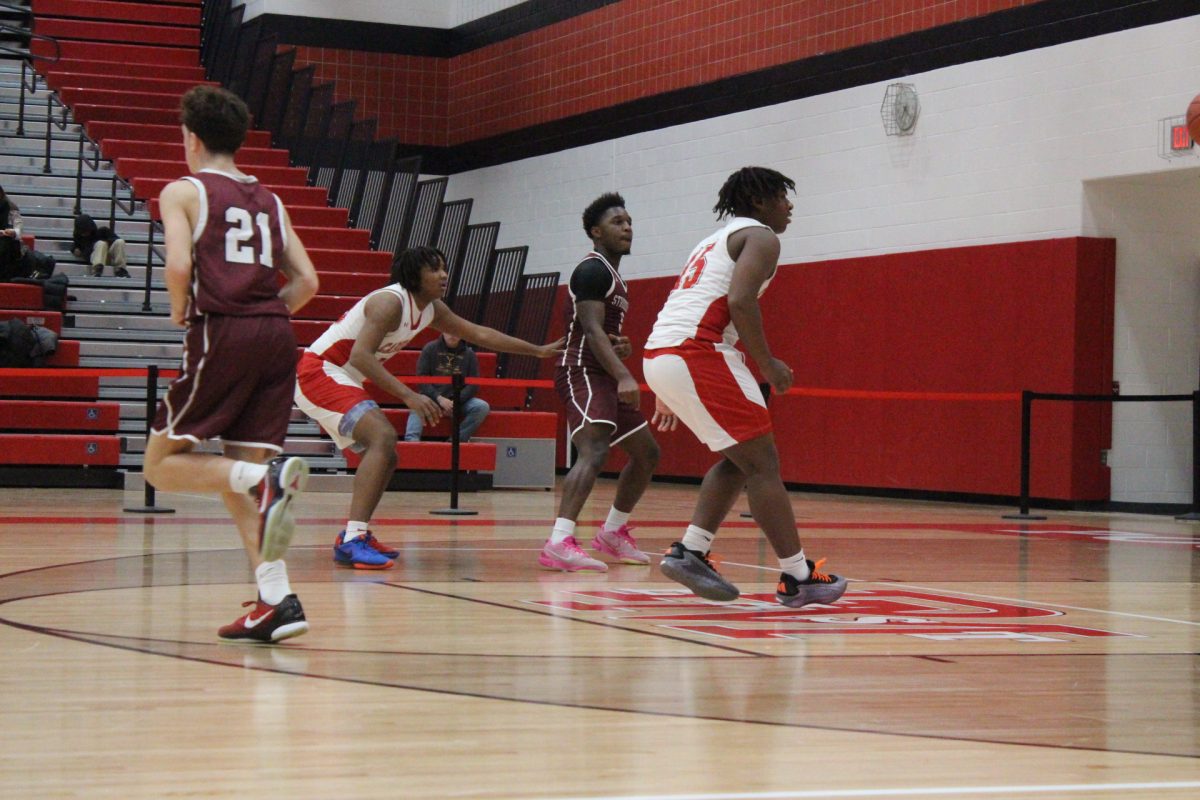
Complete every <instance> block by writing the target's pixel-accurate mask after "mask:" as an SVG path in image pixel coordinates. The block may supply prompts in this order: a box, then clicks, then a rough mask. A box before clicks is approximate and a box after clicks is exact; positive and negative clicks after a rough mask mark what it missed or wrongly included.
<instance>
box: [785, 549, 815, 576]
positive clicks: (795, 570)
mask: <svg viewBox="0 0 1200 800" xmlns="http://www.w3.org/2000/svg"><path fill="white" fill-rule="evenodd" d="M779 570H780V571H781V572H786V573H787V574H788V575H791V576H792V577H793V578H795V579H796V580H798V581H806V580H808V576H809V575H811V574H812V570H810V569H809V568H808V560H807V559H806V558H805V557H804V548H803V547H801V548H800V552H799V553H796V555H794V556H788V557H787V558H781V559H779Z"/></svg>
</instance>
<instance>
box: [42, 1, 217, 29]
mask: <svg viewBox="0 0 1200 800" xmlns="http://www.w3.org/2000/svg"><path fill="white" fill-rule="evenodd" d="M200 5H201V3H200V0H192V2H188V0H172V2H171V3H157V2H155V3H121V2H115V3H114V2H109V1H108V0H33V12H34V13H35V14H37V15H39V16H47V17H68V18H69V17H79V18H82V19H104V20H119V21H123V22H142V23H160V24H165V25H193V26H195V25H199V24H200V8H199V6H200Z"/></svg>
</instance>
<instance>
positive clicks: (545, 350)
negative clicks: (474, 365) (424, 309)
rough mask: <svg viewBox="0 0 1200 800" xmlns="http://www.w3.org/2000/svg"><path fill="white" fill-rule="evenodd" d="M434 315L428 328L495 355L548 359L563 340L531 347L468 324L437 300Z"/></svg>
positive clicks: (559, 352) (560, 348) (528, 344)
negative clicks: (430, 326)
mask: <svg viewBox="0 0 1200 800" xmlns="http://www.w3.org/2000/svg"><path fill="white" fill-rule="evenodd" d="M433 302H434V309H435V311H434V315H433V324H432V327H434V328H436V329H437V330H439V331H442V332H443V333H449V334H451V335H454V336H457V337H458V338H460V339H466V340H467V341H468V342H471V343H472V344H476V345H479V346H481V347H486V348H487V349H488V350H495V351H496V352H498V353H514V354H516V355H519V356H534V357H536V358H550V357H551V356H555V355H559V354H561V353H562V347H563V342H564V339H562V338H559V339H555V340H554V341H553V342H548V343H547V344H534V343H533V342H527V341H525V340H524V339H518V338H517V337H515V336H509V335H508V334H506V333H501V332H500V331H498V330H496V329H495V328H489V327H487V326H486V325H477V324H475V323H474V322H469V321H467V320H465V319H463V318H462V317H460V316H459V315H458V314H455V313H454V312H453V311H451V310H450V306H448V305H446V304H445V303H444V302H442V301H441V300H434V301H433Z"/></svg>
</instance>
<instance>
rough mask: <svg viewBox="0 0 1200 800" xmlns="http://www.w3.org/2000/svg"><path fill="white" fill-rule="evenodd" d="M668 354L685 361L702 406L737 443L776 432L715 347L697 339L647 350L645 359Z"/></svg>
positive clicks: (762, 408)
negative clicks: (674, 345) (673, 345)
mask: <svg viewBox="0 0 1200 800" xmlns="http://www.w3.org/2000/svg"><path fill="white" fill-rule="evenodd" d="M668 354H670V355H677V356H679V357H680V358H681V359H682V360H683V363H684V365H685V366H686V367H687V371H688V374H689V375H691V378H692V383H693V384H694V385H695V387H696V395H697V397H699V399H700V403H701V404H702V405H703V406H704V408H705V410H706V411H708V413H709V414H710V415H711V416H712V418H713V420H715V421H716V423H717V425H719V426H720V427H721V428H722V429H723V430H724V431H725V432H726V433H728V434H729V435H730V436H731V437H733V439H734V440H735V441H736V442H738V443H739V444H741V443H742V442H748V441H750V440H752V439H757V438H758V437H759V436H765V435H766V434H768V433H770V432H771V431H772V430H773V427H772V425H771V415H770V412H768V411H767V409H766V408H765V407H764V406H761V405H759V404H758V403H755V402H753V401H752V400H750V399H749V398H748V397H746V393H745V391H743V389H742V385H741V384H740V383H738V382H737V379H736V378H735V377H734V376H733V373H732V372H730V371H729V365H728V363H727V362H726V361H725V354H724V353H722V352H721V351H719V350H717V349H716V348H715V347H713V345H712V344H710V343H709V342H697V341H696V340H694V339H693V340H689V341H688V342H685V343H684V344H682V345H678V346H676V347H662V348H658V349H655V350H647V351H645V353H643V356H644V357H645V358H655V357H657V356H660V355H668Z"/></svg>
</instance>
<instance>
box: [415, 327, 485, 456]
mask: <svg viewBox="0 0 1200 800" xmlns="http://www.w3.org/2000/svg"><path fill="white" fill-rule="evenodd" d="M456 371H460V372H462V374H463V377H466V378H476V377H479V359H478V358H476V357H475V351H474V350H472V349H471V346H470V345H468V344H467V343H466V342H464V341H463V340H462V339H460V338H458V337H457V336H453V335H451V334H449V333H443V334H442V335H441V336H439V337H438V338H436V339H434V340H433V341H432V342H430V343H429V344H427V345H425V346H424V347H423V348H421V356H420V358H418V359H417V374H418V375H450V374H452V373H454V372H456ZM419 391H420V392H421V394H423V395H425V396H426V397H428V398H429V399H431V400H433V401H434V402H435V403H437V404H438V405H439V406H441V408H442V411H443V412H445V414H446V415H447V416H450V414H451V413H452V412H453V411H454V402H453V400H451V399H450V398H451V397H452V396H453V394H454V390H453V388H452V387H451V386H450V384H448V383H423V384H421V386H420V389H419ZM478 391H479V387H478V386H473V385H471V384H467V385H466V386H464V387H463V389H462V392H461V393H460V394H459V396H458V402H459V404H460V405H461V406H462V425H461V426H460V427H459V429H458V440H459V441H460V442H466V441H469V440H470V439H471V434H473V433H475V431H476V429H478V428H479V426H480V425H481V424H483V420H484V418H485V417H487V415H488V412H489V411H491V406H489V405H488V404H487V401H486V400H483V399H482V398H479V397H476V396H475V394H476V393H477V392H478ZM424 427H425V426H424V423H422V422H421V415H420V414H411V413H410V414H409V415H408V425H407V427H405V429H404V441H406V442H419V441H421V431H422V430H423V429H424Z"/></svg>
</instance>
